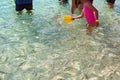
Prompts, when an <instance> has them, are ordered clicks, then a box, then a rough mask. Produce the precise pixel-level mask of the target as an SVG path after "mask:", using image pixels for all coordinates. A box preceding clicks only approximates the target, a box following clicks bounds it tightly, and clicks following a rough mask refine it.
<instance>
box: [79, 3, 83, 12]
mask: <svg viewBox="0 0 120 80" xmlns="http://www.w3.org/2000/svg"><path fill="white" fill-rule="evenodd" d="M78 10H79V12H80V13H81V12H82V10H83V4H82V3H81V4H79V5H78Z"/></svg>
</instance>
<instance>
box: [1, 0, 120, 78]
mask: <svg viewBox="0 0 120 80" xmlns="http://www.w3.org/2000/svg"><path fill="white" fill-rule="evenodd" d="M0 1H1V4H0V10H1V11H0V80H119V79H120V33H119V32H120V26H119V25H120V6H119V4H120V1H119V0H117V1H116V4H115V8H114V9H109V8H108V6H107V5H106V3H105V1H104V0H94V5H95V6H96V8H97V9H98V10H99V13H100V28H99V29H95V30H94V33H93V35H92V36H88V35H86V34H85V32H83V31H82V30H83V29H85V20H84V19H81V20H75V21H73V22H72V23H71V24H69V25H67V24H65V23H64V22H62V19H61V18H62V16H64V15H69V14H70V8H69V7H70V5H69V4H67V5H64V6H62V5H59V3H58V1H57V0H34V10H33V12H34V14H33V15H32V16H29V15H27V14H26V12H25V10H24V13H23V14H22V15H17V14H16V12H15V10H14V7H15V4H14V0H0Z"/></svg>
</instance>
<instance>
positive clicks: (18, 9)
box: [16, 4, 24, 14]
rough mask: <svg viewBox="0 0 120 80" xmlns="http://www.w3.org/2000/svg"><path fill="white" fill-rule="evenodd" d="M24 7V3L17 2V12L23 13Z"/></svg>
mask: <svg viewBox="0 0 120 80" xmlns="http://www.w3.org/2000/svg"><path fill="white" fill-rule="evenodd" d="M23 9H24V7H23V5H22V4H21V5H18V4H16V11H17V14H22V10H23Z"/></svg>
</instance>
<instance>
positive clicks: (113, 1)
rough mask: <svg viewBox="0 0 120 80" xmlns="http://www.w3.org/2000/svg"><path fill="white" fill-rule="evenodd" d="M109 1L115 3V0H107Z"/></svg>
mask: <svg viewBox="0 0 120 80" xmlns="http://www.w3.org/2000/svg"><path fill="white" fill-rule="evenodd" d="M106 1H107V2H110V3H112V4H114V3H115V0H106Z"/></svg>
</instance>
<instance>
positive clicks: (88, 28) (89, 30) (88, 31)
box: [86, 24, 93, 35]
mask: <svg viewBox="0 0 120 80" xmlns="http://www.w3.org/2000/svg"><path fill="white" fill-rule="evenodd" d="M92 31H93V25H90V24H86V34H88V35H92Z"/></svg>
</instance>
